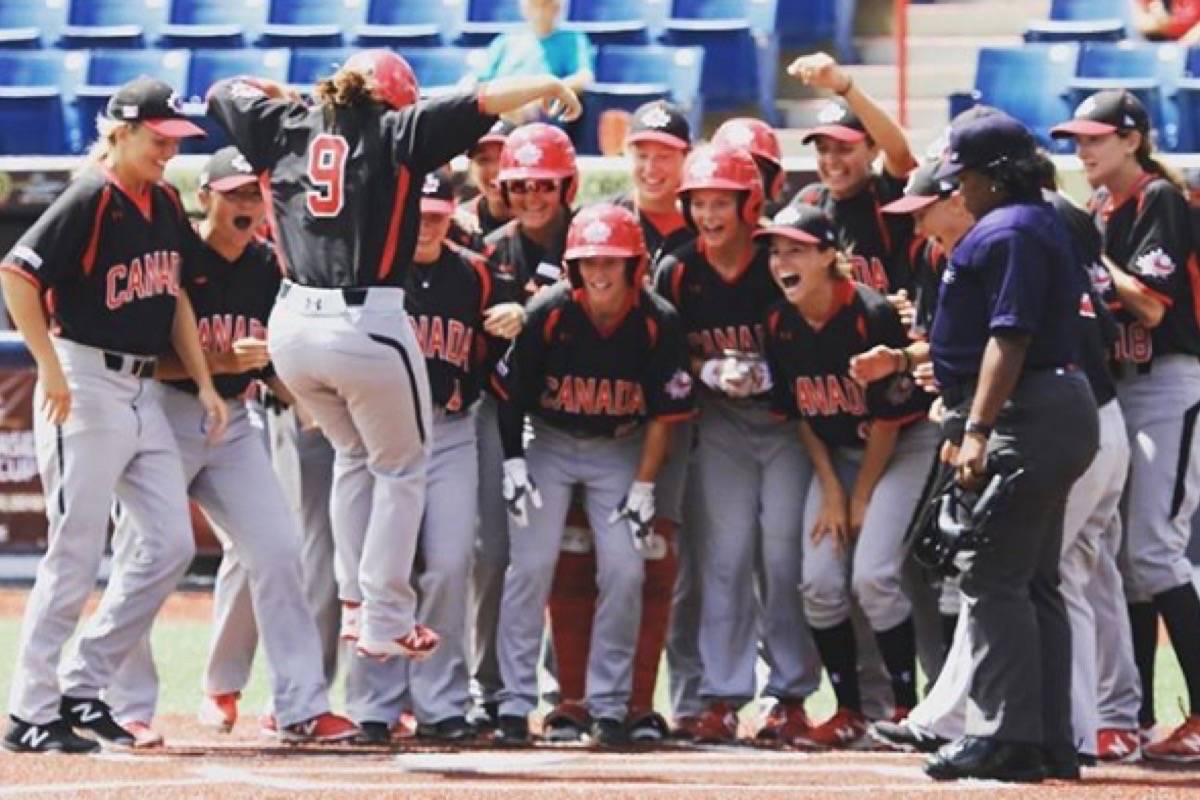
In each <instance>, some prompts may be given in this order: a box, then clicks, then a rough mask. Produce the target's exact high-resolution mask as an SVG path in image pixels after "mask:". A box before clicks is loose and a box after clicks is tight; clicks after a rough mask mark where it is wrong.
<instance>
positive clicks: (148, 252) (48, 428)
mask: <svg viewBox="0 0 1200 800" xmlns="http://www.w3.org/2000/svg"><path fill="white" fill-rule="evenodd" d="M178 100H179V97H178V95H177V94H176V93H175V92H174V91H173V90H172V89H171V87H170V86H168V85H166V84H165V83H162V82H160V81H157V80H153V79H150V78H138V79H136V80H133V81H130V82H129V83H126V84H125V85H124V86H122V87H121V88H120V89H118V90H117V92H116V93H115V94H114V95H113V97H112V99H111V100H110V101H109V103H108V106H107V109H106V112H105V115H104V116H103V117H100V118H98V119H97V121H96V127H97V132H98V134H99V137H98V141H97V142H96V144H95V145H94V146H93V148H92V151H91V153H90V154H89V157H88V161H87V165H86V167H85V168H84V170H83V171H82V172H81V173H80V174H79V176H78V177H76V179H75V180H74V181H73V182H72V183H71V185H70V186H69V187H68V188H67V190H66V191H65V192H64V193H63V194H62V195H61V196H60V197H59V198H58V199H57V200H55V201H54V203H52V204H51V206H50V208H49V209H47V210H46V212H45V213H44V214H42V216H41V217H40V218H39V219H38V221H37V222H36V223H34V225H33V227H31V228H30V229H29V230H28V231H26V233H25V234H24V235H23V236H22V237H21V239H20V240H19V241H18V242H17V244H16V245H15V246H14V247H13V249H12V250H11V251H9V253H8V255H7V256H6V257H5V258H4V260H3V263H2V267H0V268H2V273H0V283H2V285H3V289H4V297H5V304H6V305H7V307H8V312H9V314H10V315H11V317H12V319H13V322H14V323H15V324H16V327H17V329H18V330H19V331H20V332H21V335H22V337H23V338H24V340H25V343H26V346H27V347H28V348H29V351H30V353H31V354H32V355H33V358H34V361H35V362H36V363H37V370H38V380H37V386H36V389H35V393H34V404H35V407H36V413H35V414H34V422H33V425H34V438H35V441H36V444H37V455H38V470H39V473H40V474H41V480H42V486H43V488H44V491H45V497H46V515H47V521H48V523H49V535H48V540H49V546H48V548H47V551H46V555H45V556H44V557H43V558H42V561H41V563H40V564H39V566H38V574H37V578H36V580H35V582H34V586H33V590H32V592H31V593H30V595H29V599H28V601H27V605H26V609H25V619H24V622H23V624H22V627H21V637H20V644H19V647H18V650H17V657H16V664H15V672H14V675H13V682H12V689H11V694H10V698H9V709H10V711H9V713H10V715H11V717H10V719H11V721H12V723H11V725H10V727H9V729H8V732H7V734H6V735H5V737H4V739H3V746H4V747H5V748H6V749H8V750H11V751H14V752H18V753H35V752H51V751H57V752H64V753H87V752H91V751H93V750H96V749H97V747H98V746H99V745H98V743H97V741H96V739H99V741H100V742H103V743H105V744H109V745H115V746H130V745H132V744H133V743H134V740H133V737H132V736H131V735H130V734H129V732H128V731H126V730H125V729H124V728H122V727H121V726H120V725H118V724H117V723H116V721H115V720H114V719H113V717H112V714H111V712H110V710H109V708H108V706H107V705H106V704H105V703H104V702H103V701H102V700H101V699H100V695H101V693H102V692H103V691H104V689H106V688H107V686H108V684H109V681H110V679H111V678H112V675H113V673H114V672H115V670H116V669H117V667H118V666H119V665H120V663H121V661H122V660H123V659H124V658H125V656H126V654H127V653H128V652H129V650H130V649H131V648H132V647H133V646H134V645H135V644H136V643H137V642H138V640H139V639H140V638H141V637H142V636H144V635H145V634H146V633H147V632H148V631H149V629H150V625H151V623H152V622H153V620H154V616H155V614H156V613H158V610H159V608H160V607H161V606H162V603H163V601H164V600H165V599H166V598H167V595H168V594H170V592H171V590H172V589H174V588H175V584H176V582H177V581H178V580H179V578H180V577H182V575H183V572H184V570H185V569H187V566H188V564H189V563H191V560H192V555H193V553H194V550H195V545H194V543H193V541H192V526H191V519H190V518H189V515H188V509H187V491H186V488H185V486H184V478H183V471H182V469H180V466H179V451H178V449H177V448H176V445H175V438H174V437H173V436H172V435H171V428H170V425H169V424H168V422H167V418H166V416H165V415H164V414H163V410H162V407H161V406H160V405H159V402H158V398H157V396H156V395H155V393H154V392H152V391H150V388H151V384H150V379H151V378H152V377H153V373H154V366H155V360H156V359H157V358H158V356H160V355H162V354H163V353H165V352H166V351H167V350H168V349H169V348H174V350H175V352H176V353H177V354H178V355H179V359H180V361H181V362H182V364H183V365H184V368H185V369H186V371H187V374H188V375H189V376H191V378H192V379H193V380H194V381H195V383H196V385H197V387H198V389H197V396H196V402H197V409H196V410H197V420H196V421H197V424H198V425H202V426H203V427H204V429H205V431H206V432H207V435H208V437H209V440H210V442H212V441H216V440H219V439H220V437H221V435H222V433H223V432H224V428H225V424H226V421H227V412H226V407H225V403H224V402H223V401H222V400H221V398H220V396H219V395H218V394H217V390H216V389H215V388H214V386H213V381H212V377H211V376H210V375H209V371H208V367H207V366H206V364H205V361H204V354H203V353H202V352H201V349H200V341H199V337H198V336H197V332H196V317H195V315H194V313H193V312H192V306H191V303H190V302H189V301H188V298H187V294H186V292H185V291H184V290H183V288H182V285H181V274H180V270H181V264H182V254H183V241H184V237H185V236H186V235H187V220H186V219H185V217H184V213H183V208H182V206H181V205H180V203H179V198H178V197H177V196H176V194H175V192H174V189H172V188H171V187H169V186H167V185H166V184H163V183H161V181H162V178H163V168H164V166H165V164H166V162H167V161H169V160H170V159H171V158H172V157H173V156H174V155H175V154H176V153H177V152H178V150H179V140H180V138H182V137H186V136H197V135H202V132H201V131H200V129H199V128H197V127H196V126H195V125H193V124H192V123H190V122H188V121H187V120H186V119H184V118H183V116H182V114H180V112H179V103H178ZM50 298H52V303H50V308H51V309H52V310H51V319H50V320H47V314H46V310H45V309H46V306H45V305H44V304H43V301H49V299H50ZM114 497H116V499H117V500H118V501H119V502H120V503H121V505H122V507H123V508H125V510H126V513H127V514H128V515H129V517H130V518H131V519H132V520H133V522H134V527H135V530H136V531H137V535H136V541H130V542H129V543H128V547H129V548H131V552H137V554H138V558H136V559H129V560H120V561H118V562H116V564H115V569H114V572H113V575H112V576H111V577H110V579H109V582H108V587H107V589H106V590H105V592H104V597H103V599H102V600H101V603H100V607H99V608H98V609H97V611H96V613H95V615H94V616H93V617H92V619H91V620H89V622H88V624H87V626H86V627H85V628H84V630H83V632H82V634H81V635H80V638H79V640H78V642H77V647H76V655H75V656H74V658H72V659H71V661H70V662H69V663H68V664H66V665H64V670H63V674H62V677H61V686H62V687H63V689H64V690H65V691H61V690H60V678H59V675H58V667H59V657H60V653H61V651H62V647H63V645H64V644H66V642H67V640H68V639H69V638H70V637H71V635H72V633H73V632H74V630H75V626H76V624H77V623H78V621H79V616H80V614H81V613H82V611H83V606H84V603H85V601H86V600H87V597H88V594H89V593H90V592H91V590H92V588H93V586H94V585H95V581H96V575H97V573H98V571H99V568H100V560H101V557H102V556H103V555H104V546H105V540H106V539H107V533H108V520H109V512H110V511H111V508H112V502H113V498H114ZM73 729H81V730H86V731H88V732H89V733H90V734H92V735H93V736H94V737H95V739H91V738H84V737H81V736H78V735H77V734H76V733H75V731H74V730H73Z"/></svg>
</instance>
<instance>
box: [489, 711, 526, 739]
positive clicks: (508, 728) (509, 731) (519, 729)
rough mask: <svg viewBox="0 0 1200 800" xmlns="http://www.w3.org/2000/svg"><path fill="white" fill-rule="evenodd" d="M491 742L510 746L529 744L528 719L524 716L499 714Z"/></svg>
mask: <svg viewBox="0 0 1200 800" xmlns="http://www.w3.org/2000/svg"><path fill="white" fill-rule="evenodd" d="M492 743H493V744H499V745H511V746H521V745H526V744H529V720H528V719H526V718H525V717H524V716H520V717H518V716H515V715H512V714H501V715H500V716H499V717H497V718H496V730H495V731H494V732H493V733H492Z"/></svg>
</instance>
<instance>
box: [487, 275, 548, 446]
mask: <svg viewBox="0 0 1200 800" xmlns="http://www.w3.org/2000/svg"><path fill="white" fill-rule="evenodd" d="M554 294H555V295H557V293H554ZM550 313H551V306H550V304H549V303H547V302H544V300H543V298H539V299H538V300H535V301H534V302H533V303H532V304H531V306H530V308H529V312H528V314H527V315H526V317H525V327H524V328H522V330H521V333H520V334H519V335H518V336H517V338H516V339H515V340H514V341H513V343H512V345H511V346H510V347H509V348H508V351H507V352H506V353H505V354H504V356H503V357H502V358H501V359H500V360H499V361H498V362H497V363H496V368H495V370H494V371H493V372H492V389H493V390H494V392H495V394H496V398H497V400H498V401H499V404H500V443H501V446H502V448H503V449H504V456H505V458H516V457H517V456H519V455H520V454H521V452H522V451H523V449H524V448H523V446H522V442H521V434H522V426H523V420H524V417H525V411H526V409H528V408H529V407H530V406H532V405H533V404H534V403H535V402H536V400H537V396H538V391H539V390H540V389H541V386H542V382H543V380H544V373H545V366H544V365H545V356H546V344H545V339H544V338H543V329H544V327H545V324H546V320H547V319H548V317H549V315H550Z"/></svg>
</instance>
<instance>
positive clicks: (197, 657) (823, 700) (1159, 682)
mask: <svg viewBox="0 0 1200 800" xmlns="http://www.w3.org/2000/svg"><path fill="white" fill-rule="evenodd" d="M19 628H20V621H19V620H15V619H0V653H6V654H8V655H7V657H5V658H3V659H0V699H4V700H6V699H7V697H8V687H9V684H10V682H11V680H12V670H13V661H14V659H15V658H16V649H17V633H18V629H19ZM208 635H209V625H208V624H207V623H201V622H185V621H161V622H159V624H157V625H156V626H155V628H154V634H153V641H154V651H155V654H156V656H157V660H158V672H159V679H160V681H161V683H162V687H161V696H160V699H159V713H162V714H192V713H193V712H194V711H195V709H196V702H197V700H198V699H199V697H200V692H201V676H202V674H203V671H204V659H205V657H206V654H207V651H208ZM1186 695H1187V692H1186V689H1185V687H1184V683H1183V676H1182V675H1181V674H1180V672H1179V664H1178V663H1177V662H1176V660H1175V653H1174V651H1172V650H1171V648H1170V647H1167V646H1164V647H1161V648H1159V651H1158V663H1157V667H1156V672H1155V702H1156V705H1157V711H1158V721H1159V722H1160V723H1164V724H1169V725H1175V724H1177V723H1178V722H1180V720H1182V718H1183V714H1182V712H1181V710H1180V703H1181V702H1186V700H1185V698H1186ZM338 696H339V697H340V691H339V693H338ZM267 699H268V685H267V676H266V670H265V669H264V667H263V659H262V658H261V655H260V657H259V658H258V659H257V660H256V662H255V668H254V673H253V675H252V676H251V680H250V685H249V686H248V687H247V688H246V691H245V692H243V694H242V703H241V705H242V708H244V709H246V710H247V711H248V712H250V713H253V712H255V711H257V710H258V709H261V708H263V707H264V705H265V704H266V701H267ZM655 701H656V704H657V705H658V707H659V708H660V709H663V710H665V709H666V707H667V703H666V675H665V674H663V673H661V672H660V675H659V682H658V693H657V695H656V698H655ZM6 705H7V703H6ZM808 710H809V714H810V715H812V716H813V717H814V718H816V719H823V718H825V717H826V716H828V715H830V714H832V713H833V710H834V703H833V691H832V689H831V688H830V686H829V681H828V680H823V681H822V682H821V688H820V690H819V691H818V692H817V693H816V695H814V696H813V697H812V698H811V699H810V700H809V703H808ZM754 712H755V709H754V707H753V704H751V705H750V706H747V707H746V710H745V711H744V714H751V713H754Z"/></svg>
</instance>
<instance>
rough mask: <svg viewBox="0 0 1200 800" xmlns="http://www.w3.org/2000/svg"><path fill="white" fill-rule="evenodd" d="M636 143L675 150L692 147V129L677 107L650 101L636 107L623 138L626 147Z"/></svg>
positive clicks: (664, 101)
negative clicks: (663, 146) (664, 146)
mask: <svg viewBox="0 0 1200 800" xmlns="http://www.w3.org/2000/svg"><path fill="white" fill-rule="evenodd" d="M637 142H658V143H659V144H662V145H666V146H667V147H674V148H675V149H676V150H687V149H688V148H690V147H691V146H692V128H691V126H690V125H688V121H687V117H685V116H684V115H683V112H682V111H681V110H679V107H678V106H675V105H673V104H672V103H668V102H667V101H666V100H652V101H651V102H649V103H644V104H642V105H641V106H638V109H637V110H636V111H634V112H633V119H632V120H630V124H629V133H628V134H626V136H625V145H626V146H627V147H628V146H629V145H631V144H635V143H637Z"/></svg>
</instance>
